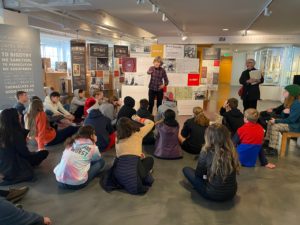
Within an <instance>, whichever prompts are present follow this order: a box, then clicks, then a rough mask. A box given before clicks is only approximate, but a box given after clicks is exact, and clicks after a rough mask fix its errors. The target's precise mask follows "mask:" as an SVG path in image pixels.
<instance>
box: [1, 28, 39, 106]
mask: <svg viewBox="0 0 300 225" xmlns="http://www.w3.org/2000/svg"><path fill="white" fill-rule="evenodd" d="M42 77H43V73H42V61H41V52H40V32H39V31H38V30H36V29H32V28H26V27H15V26H10V25H4V24H0V109H4V108H6V107H12V105H13V104H15V103H16V98H15V96H16V92H17V91H26V92H28V94H29V95H31V96H32V95H37V96H39V97H40V98H43V96H44V88H43V86H44V85H43V79H42Z"/></svg>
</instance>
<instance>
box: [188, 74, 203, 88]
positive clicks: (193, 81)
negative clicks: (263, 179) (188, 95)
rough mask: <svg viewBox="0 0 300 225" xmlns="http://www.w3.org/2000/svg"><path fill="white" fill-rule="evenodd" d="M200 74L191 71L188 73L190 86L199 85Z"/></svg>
mask: <svg viewBox="0 0 300 225" xmlns="http://www.w3.org/2000/svg"><path fill="white" fill-rule="evenodd" d="M199 84H200V74H198V73H197V74H195V73H189V74H188V86H199Z"/></svg>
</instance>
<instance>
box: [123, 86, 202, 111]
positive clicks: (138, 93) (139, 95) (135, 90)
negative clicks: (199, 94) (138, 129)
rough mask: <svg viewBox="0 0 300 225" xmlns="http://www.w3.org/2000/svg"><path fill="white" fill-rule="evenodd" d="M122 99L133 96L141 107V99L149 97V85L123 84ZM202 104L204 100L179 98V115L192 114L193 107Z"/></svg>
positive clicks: (136, 106) (136, 103)
mask: <svg viewBox="0 0 300 225" xmlns="http://www.w3.org/2000/svg"><path fill="white" fill-rule="evenodd" d="M121 95H122V99H124V98H125V97H126V96H131V97H132V98H134V100H135V107H134V108H135V109H138V108H139V101H140V100H141V99H143V98H146V99H148V87H146V86H129V85H122V93H121ZM195 106H200V107H202V108H203V100H177V108H178V115H192V114H193V108H194V107H195Z"/></svg>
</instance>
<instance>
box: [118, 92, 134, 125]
mask: <svg viewBox="0 0 300 225" xmlns="http://www.w3.org/2000/svg"><path fill="white" fill-rule="evenodd" d="M134 106H135V100H134V99H133V98H132V97H130V96H126V97H125V98H124V105H123V106H122V107H121V109H120V111H119V112H118V115H117V121H118V120H119V119H120V118H122V117H127V118H129V119H130V118H131V117H132V116H133V115H135V114H136V110H135V109H134Z"/></svg>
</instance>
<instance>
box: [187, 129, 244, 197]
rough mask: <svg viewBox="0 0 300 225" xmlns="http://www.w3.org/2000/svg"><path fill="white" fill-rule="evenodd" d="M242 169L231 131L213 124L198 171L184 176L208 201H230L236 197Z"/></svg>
mask: <svg viewBox="0 0 300 225" xmlns="http://www.w3.org/2000/svg"><path fill="white" fill-rule="evenodd" d="M238 167H239V163H238V157H237V154H236V150H235V148H234V145H233V143H232V141H231V137H230V133H229V131H228V129H227V128H226V127H225V126H223V125H221V124H213V125H211V126H209V127H208V128H207V129H206V132H205V146H204V147H203V149H202V151H201V153H200V157H199V161H198V165H197V168H196V170H194V169H192V168H190V167H185V168H183V174H184V175H185V177H186V178H187V179H188V181H189V182H190V183H191V184H192V185H193V187H194V188H195V189H196V190H197V191H198V192H199V193H200V194H201V195H202V196H203V197H204V198H207V199H209V200H214V201H226V200H230V199H232V198H233V197H234V196H235V194H236V191H237V182H236V173H237V170H238Z"/></svg>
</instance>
